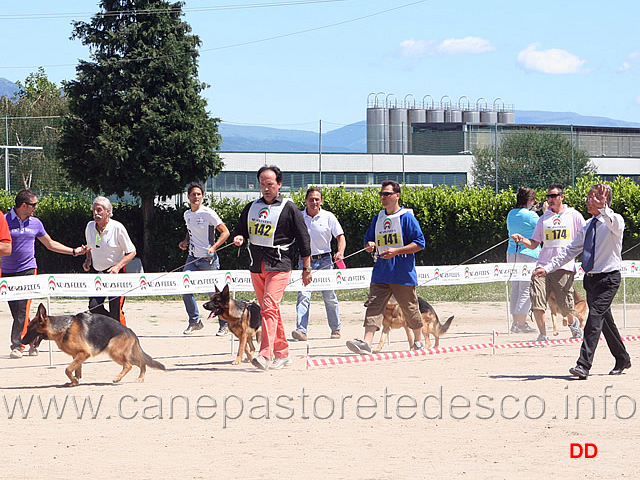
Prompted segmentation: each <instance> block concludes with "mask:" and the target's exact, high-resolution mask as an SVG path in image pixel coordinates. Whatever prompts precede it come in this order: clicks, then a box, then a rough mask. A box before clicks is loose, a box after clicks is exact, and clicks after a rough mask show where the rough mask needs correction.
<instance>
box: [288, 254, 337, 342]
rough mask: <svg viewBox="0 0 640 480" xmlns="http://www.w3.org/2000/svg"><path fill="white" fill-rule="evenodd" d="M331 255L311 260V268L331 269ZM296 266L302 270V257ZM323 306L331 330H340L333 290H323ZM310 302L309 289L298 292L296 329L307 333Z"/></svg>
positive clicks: (335, 297)
mask: <svg viewBox="0 0 640 480" xmlns="http://www.w3.org/2000/svg"><path fill="white" fill-rule="evenodd" d="M332 263H333V260H332V258H331V255H327V256H324V257H322V258H320V259H319V260H311V268H313V269H314V270H320V269H323V270H331V269H333V265H332ZM298 268H299V269H300V270H302V258H301V259H300V261H299V262H298ZM322 298H323V299H324V308H325V310H326V311H327V321H328V322H329V327H330V328H331V331H332V332H335V331H336V330H340V311H339V309H338V297H337V296H336V292H334V291H333V290H323V291H322ZM310 304H311V290H303V291H301V292H298V303H297V304H296V314H297V319H296V330H299V331H301V332H304V333H307V325H309V306H310Z"/></svg>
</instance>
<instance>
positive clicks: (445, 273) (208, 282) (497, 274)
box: [0, 260, 640, 301]
mask: <svg viewBox="0 0 640 480" xmlns="http://www.w3.org/2000/svg"><path fill="white" fill-rule="evenodd" d="M578 267H579V270H578V273H577V274H576V277H575V278H576V280H581V279H582V277H583V272H582V268H581V266H580V264H578ZM534 268H535V265H534V264H533V263H494V264H491V263H483V264H474V265H457V266H451V265H441V266H431V267H417V268H416V270H417V272H418V286H422V287H425V286H434V285H464V284H472V283H489V282H507V281H512V282H513V281H529V279H530V278H531V273H532V272H533V270H534ZM621 274H622V276H623V277H625V278H640V261H635V260H633V261H624V262H622V268H621ZM301 277H302V271H301V270H294V271H293V272H291V280H290V283H289V286H288V287H287V291H294V292H295V291H300V290H313V291H319V290H351V289H356V288H368V287H369V283H370V282H371V268H370V267H367V268H346V269H334V270H316V271H314V272H313V281H312V283H311V284H310V285H308V286H307V287H304V285H303V284H302V279H301ZM226 284H229V286H230V288H231V289H232V290H234V291H238V292H241V291H253V284H252V283H251V274H250V273H249V271H248V270H214V271H204V272H193V271H190V272H173V273H123V274H117V275H109V274H86V273H85V274H62V273H61V274H49V275H46V274H45V275H29V276H24V277H6V278H0V301H2V300H5V301H6V300H20V299H25V298H45V297H109V296H119V295H126V296H138V297H144V296H154V295H182V294H183V293H209V292H213V291H215V288H216V286H217V287H218V288H219V289H222V287H224V286H225V285H226Z"/></svg>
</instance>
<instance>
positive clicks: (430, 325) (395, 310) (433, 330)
mask: <svg viewBox="0 0 640 480" xmlns="http://www.w3.org/2000/svg"><path fill="white" fill-rule="evenodd" d="M365 305H366V304H365ZM418 306H419V308H420V313H421V314H422V335H423V336H424V339H425V340H424V341H425V347H426V348H431V338H430V337H429V335H433V336H434V337H435V339H436V342H435V348H438V346H439V345H440V336H441V335H444V334H445V333H447V330H449V327H450V326H451V322H452V321H453V315H452V316H450V317H449V318H448V319H447V321H446V322H444V324H442V323H440V319H439V318H438V314H437V313H436V311H435V310H434V309H433V307H432V306H431V305H430V304H429V302H427V301H426V300H425V299H424V298H422V297H418ZM392 328H404V330H405V332H407V340H408V341H409V348H410V349H411V348H412V347H413V341H414V338H413V330H411V329H410V328H409V327H407V323H406V322H405V320H404V315H403V314H402V309H401V308H400V305H398V303H397V302H396V301H395V298H394V297H393V296H392V297H391V298H390V299H389V301H388V302H387V307H386V308H385V311H384V317H383V318H382V335H381V336H380V343H379V344H378V346H377V347H376V348H375V349H374V350H373V351H374V353H378V352H380V351H381V350H382V348H383V347H384V342H385V341H386V340H387V336H388V335H389V331H390V330H391V329H392Z"/></svg>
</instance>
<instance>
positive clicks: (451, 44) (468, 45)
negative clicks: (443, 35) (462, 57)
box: [437, 37, 495, 55]
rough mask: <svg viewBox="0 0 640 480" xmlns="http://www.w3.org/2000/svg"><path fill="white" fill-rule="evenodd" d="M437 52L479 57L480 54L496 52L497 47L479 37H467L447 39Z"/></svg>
mask: <svg viewBox="0 0 640 480" xmlns="http://www.w3.org/2000/svg"><path fill="white" fill-rule="evenodd" d="M437 50H438V52H439V53H441V54H444V55H456V54H464V53H469V54H473V55H477V54H480V53H487V52H491V51H493V50H495V47H494V46H493V45H491V42H489V40H485V39H484V38H479V37H465V38H447V39H446V40H444V41H443V42H442V43H441V44H440V45H438V47H437Z"/></svg>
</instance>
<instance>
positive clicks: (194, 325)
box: [182, 322, 204, 335]
mask: <svg viewBox="0 0 640 480" xmlns="http://www.w3.org/2000/svg"><path fill="white" fill-rule="evenodd" d="M203 328H204V324H203V323H202V322H198V323H190V324H189V326H188V327H187V328H186V330H185V331H184V332H182V333H183V334H184V335H193V332H197V331H198V330H202V329H203Z"/></svg>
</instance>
